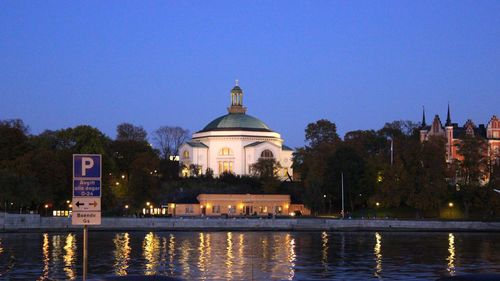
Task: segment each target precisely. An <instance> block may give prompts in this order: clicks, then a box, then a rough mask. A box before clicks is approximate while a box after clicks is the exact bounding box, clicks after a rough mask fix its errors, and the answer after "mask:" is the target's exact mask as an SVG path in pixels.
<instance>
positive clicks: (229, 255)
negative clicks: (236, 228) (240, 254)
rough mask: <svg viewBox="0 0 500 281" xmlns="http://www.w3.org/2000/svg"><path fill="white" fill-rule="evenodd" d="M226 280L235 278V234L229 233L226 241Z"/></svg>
mask: <svg viewBox="0 0 500 281" xmlns="http://www.w3.org/2000/svg"><path fill="white" fill-rule="evenodd" d="M226 245H227V246H226V262H225V264H226V268H227V271H226V278H228V279H232V278H233V259H234V254H233V233H232V232H228V233H227V239H226Z"/></svg>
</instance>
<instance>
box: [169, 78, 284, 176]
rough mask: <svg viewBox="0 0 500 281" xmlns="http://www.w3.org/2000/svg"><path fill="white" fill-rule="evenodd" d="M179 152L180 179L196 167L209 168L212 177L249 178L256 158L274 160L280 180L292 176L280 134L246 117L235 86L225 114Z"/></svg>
mask: <svg viewBox="0 0 500 281" xmlns="http://www.w3.org/2000/svg"><path fill="white" fill-rule="evenodd" d="M179 153H180V155H179V158H180V159H179V161H180V164H181V169H182V174H183V176H189V175H190V173H192V169H189V167H196V169H197V170H198V171H199V173H205V172H206V171H207V169H211V170H212V171H213V174H214V176H219V175H221V174H222V173H224V172H229V173H233V174H235V175H249V174H251V172H252V171H251V169H252V165H253V164H255V163H256V162H257V161H258V160H259V158H267V159H269V158H274V159H275V160H276V161H277V162H279V164H280V166H281V168H280V169H279V171H277V172H278V175H279V176H280V177H281V178H283V179H285V178H291V175H292V174H293V171H292V153H293V150H292V149H291V148H289V147H287V146H285V145H284V144H283V139H282V138H281V135H280V134H279V133H277V132H274V131H273V130H271V129H270V128H269V127H268V126H267V125H266V124H265V123H264V122H262V121H260V120H259V119H257V118H255V117H253V116H250V115H248V114H246V108H245V107H244V106H243V91H242V90H241V88H240V87H239V86H238V83H236V86H235V87H234V88H233V89H232V90H231V106H230V107H229V108H228V114H226V115H223V116H221V117H218V118H216V119H214V120H213V121H212V122H210V123H208V125H206V126H205V127H204V128H203V129H202V130H200V131H198V132H196V133H194V134H193V136H192V139H191V140H190V141H188V142H186V143H184V144H182V145H181V146H180V149H179ZM182 167H183V168H182Z"/></svg>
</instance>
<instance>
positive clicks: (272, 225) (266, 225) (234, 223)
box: [0, 213, 500, 232]
mask: <svg viewBox="0 0 500 281" xmlns="http://www.w3.org/2000/svg"><path fill="white" fill-rule="evenodd" d="M78 229H81V226H76V225H75V226H74V225H72V224H71V218H67V217H43V216H40V215H37V214H6V213H0V231H3V232H23V231H65V230H71V231H73V230H78ZM91 229H92V230H113V231H117V230H166V231H176V230H178V231H181V230H182V231H185V230H193V231H246V230H248V231H259V230H262V231H474V232H477V231H487V232H500V222H497V221H495V222H482V221H441V220H395V219H345V220H341V219H331V218H312V217H311V218H305V217H303V218H274V219H273V218H268V219H266V218H208V217H204V218H203V217H202V218H122V217H103V218H102V224H101V225H96V226H92V227H91Z"/></svg>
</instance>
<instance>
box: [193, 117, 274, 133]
mask: <svg viewBox="0 0 500 281" xmlns="http://www.w3.org/2000/svg"><path fill="white" fill-rule="evenodd" d="M240 130H241V131H263V132H272V130H271V129H270V128H269V127H268V126H267V125H266V124H264V122H262V121H260V120H259V119H257V118H255V117H253V116H250V115H247V114H244V113H229V114H226V115H224V116H221V117H219V118H217V119H215V120H213V121H212V122H210V123H208V125H206V126H205V128H203V130H201V131H200V132H207V131H240Z"/></svg>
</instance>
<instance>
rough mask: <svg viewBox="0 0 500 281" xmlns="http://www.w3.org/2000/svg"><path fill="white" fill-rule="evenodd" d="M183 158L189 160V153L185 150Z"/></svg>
mask: <svg viewBox="0 0 500 281" xmlns="http://www.w3.org/2000/svg"><path fill="white" fill-rule="evenodd" d="M182 157H183V158H189V151H187V150H184V152H183V153H182Z"/></svg>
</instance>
